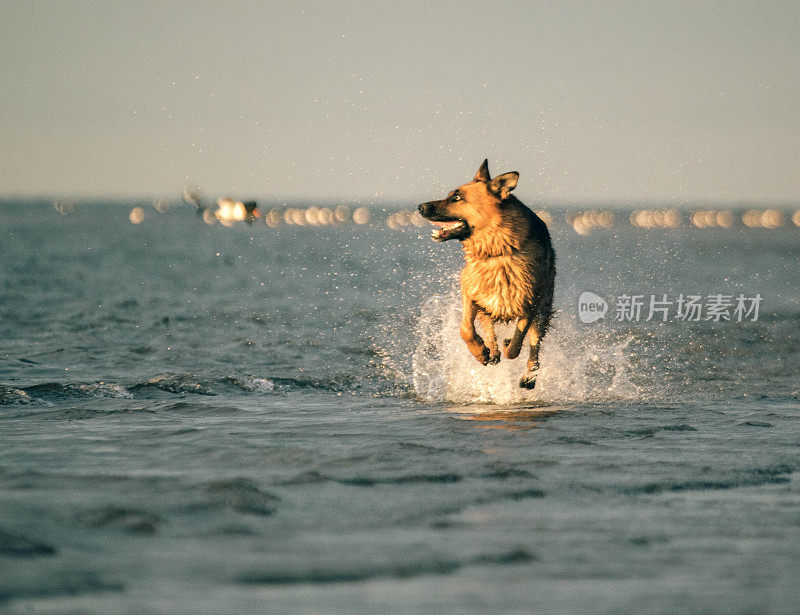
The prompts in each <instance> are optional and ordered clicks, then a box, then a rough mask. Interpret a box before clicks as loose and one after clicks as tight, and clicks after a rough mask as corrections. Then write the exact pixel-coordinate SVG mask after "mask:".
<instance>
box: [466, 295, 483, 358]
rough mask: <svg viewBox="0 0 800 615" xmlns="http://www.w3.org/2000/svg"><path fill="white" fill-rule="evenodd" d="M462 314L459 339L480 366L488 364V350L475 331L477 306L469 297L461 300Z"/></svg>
mask: <svg viewBox="0 0 800 615" xmlns="http://www.w3.org/2000/svg"><path fill="white" fill-rule="evenodd" d="M462 307H463V313H462V314H461V330H460V333H461V339H462V340H464V342H465V343H466V344H467V348H468V349H469V351H470V353H471V354H472V356H473V357H475V358H476V359H477V361H478V363H480V364H481V365H486V364H487V363H488V362H489V349H488V348H487V347H486V345H485V344H484V343H483V338H481V336H480V335H478V333H477V331H475V317H476V316H477V315H478V306H477V305H475V302H474V301H473V300H472V299H470V298H469V297H464V298H463V304H462Z"/></svg>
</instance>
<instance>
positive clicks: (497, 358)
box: [489, 352, 500, 365]
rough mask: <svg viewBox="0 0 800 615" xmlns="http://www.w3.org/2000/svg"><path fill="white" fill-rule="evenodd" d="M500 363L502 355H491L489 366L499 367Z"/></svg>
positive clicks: (497, 353)
mask: <svg viewBox="0 0 800 615" xmlns="http://www.w3.org/2000/svg"><path fill="white" fill-rule="evenodd" d="M498 363H500V353H499V352H496V353H494V354H491V353H489V365H497V364H498Z"/></svg>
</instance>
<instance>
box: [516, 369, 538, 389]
mask: <svg viewBox="0 0 800 615" xmlns="http://www.w3.org/2000/svg"><path fill="white" fill-rule="evenodd" d="M538 375H539V370H536V371H533V372H525V373H524V374H522V378H521V379H520V381H519V388H521V389H532V388H534V387H535V386H536V376H538Z"/></svg>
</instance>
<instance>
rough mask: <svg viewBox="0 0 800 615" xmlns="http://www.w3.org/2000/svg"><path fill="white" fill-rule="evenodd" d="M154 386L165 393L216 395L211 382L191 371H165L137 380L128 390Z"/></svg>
mask: <svg viewBox="0 0 800 615" xmlns="http://www.w3.org/2000/svg"><path fill="white" fill-rule="evenodd" d="M147 388H154V389H159V390H161V391H165V392H167V393H176V394H184V393H192V394H194V395H209V396H211V395H216V392H215V391H214V390H213V388H212V383H210V382H208V381H205V380H201V379H198V378H197V377H196V376H194V375H193V374H191V373H185V374H176V373H173V372H165V373H163V374H159V375H158V376H154V377H153V378H150V379H149V380H146V381H144V382H139V383H136V384H134V385H133V386H131V387H130V390H132V391H136V390H141V389H147Z"/></svg>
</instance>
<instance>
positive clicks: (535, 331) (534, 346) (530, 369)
mask: <svg viewBox="0 0 800 615" xmlns="http://www.w3.org/2000/svg"><path fill="white" fill-rule="evenodd" d="M541 330H542V327H541V322H540V320H539V317H538V316H537V317H536V318H534V320H533V322H532V323H531V328H530V332H529V334H530V336H529V342H530V344H531V353H530V355H529V356H528V364H527V365H526V366H525V373H524V374H522V378H521V379H520V381H519V386H520V387H521V388H523V389H532V388H533V387H535V386H536V376H538V375H539V345H540V344H541V342H542V337H543V336H544V332H543V331H541Z"/></svg>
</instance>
